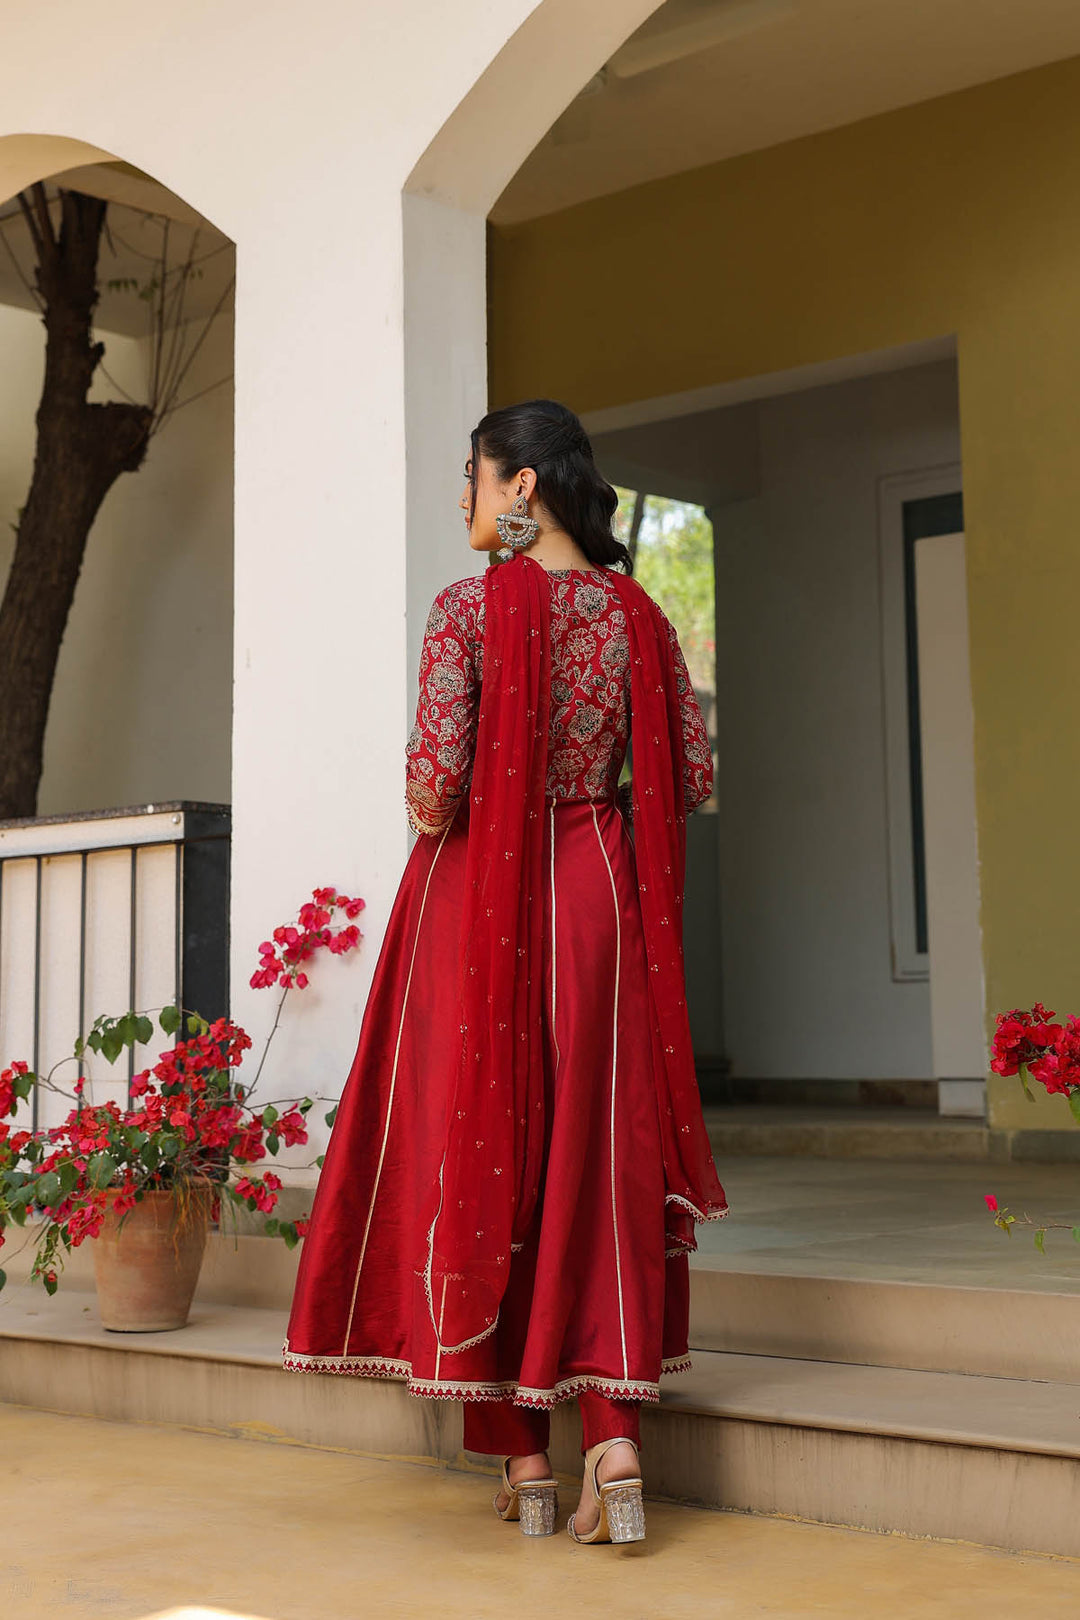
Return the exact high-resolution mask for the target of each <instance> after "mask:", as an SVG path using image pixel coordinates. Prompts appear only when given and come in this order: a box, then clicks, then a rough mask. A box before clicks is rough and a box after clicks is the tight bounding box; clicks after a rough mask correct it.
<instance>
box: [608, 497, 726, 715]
mask: <svg viewBox="0 0 1080 1620" xmlns="http://www.w3.org/2000/svg"><path fill="white" fill-rule="evenodd" d="M617 493H618V496H619V509H618V512H617V513H616V515H615V530H616V533H617V534H618V536H619V538H620V539H621V540H622V541H623V542H624V543H626V542H628V541H629V533H630V522H631V517H632V514H633V509H634V501H635V495H636V492H635V491H633V490H626V489H617ZM634 577H635V578H636V579H637V580H638V581H639V582H640V583H641V584H642V585H643V586H644V587H645V589H646V590H647V591H648V593H649V595H650V596H651V597H653V599H654V600H655V601H657V602H659V604H660V606H661V607H662V608H663V610H664V612H665V613H666V614H667V616H668V618H669V619H670V620H671V622H672V624H673V625H674V626H675V629H676V631H677V632H678V636H679V642H680V645H681V646H682V650H683V654H684V656H685V658H686V667H687V669H688V670H689V672H690V679H691V680H692V681H693V683H694V686H695V688H696V689H697V690H698V691H699V692H712V691H715V689H716V596H715V569H714V562H713V531H712V524H711V523H710V522H709V520H708V518H707V517H706V516H705V512H704V509H703V508H702V507H700V506H692V505H690V504H689V503H688V502H686V501H673V500H669V499H668V497H667V496H664V495H646V497H645V508H644V516H643V518H642V522H641V528H640V530H639V532H638V537H637V550H636V553H635V558H634Z"/></svg>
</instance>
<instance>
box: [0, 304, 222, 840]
mask: <svg viewBox="0 0 1080 1620" xmlns="http://www.w3.org/2000/svg"><path fill="white" fill-rule="evenodd" d="M44 337H45V334H44V330H43V328H42V325H41V321H40V319H39V317H38V316H37V315H36V314H32V313H30V312H28V311H24V310H18V309H11V308H6V307H3V306H0V588H2V582H3V579H4V577H5V575H6V571H7V567H8V564H9V562H10V559H11V552H12V549H13V546H14V535H13V533H12V529H11V527H10V525H11V523H12V522H13V521H14V520H15V516H16V513H17V511H18V508H19V507H20V506H21V505H22V503H23V501H25V499H26V492H27V489H28V487H29V481H30V471H31V466H32V462H33V434H34V412H35V410H36V409H37V404H38V395H39V391H40V387H41V371H42V363H43V354H44ZM104 341H105V345H106V356H105V364H106V365H107V367H108V368H109V371H110V372H111V373H112V375H113V376H114V377H115V378H116V379H117V381H118V382H119V383H120V384H121V385H122V386H123V387H125V388H127V389H128V390H129V391H130V392H132V393H133V394H134V395H135V396H136V397H140V388H141V385H142V383H143V379H144V377H145V362H146V350H145V345H144V344H143V343H142V342H139V341H137V340H136V339H134V338H129V337H118V336H115V335H110V334H108V333H105V334H104ZM231 374H232V329H231V321H230V320H229V319H228V318H226V319H224V320H222V321H221V322H220V323H218V324H216V325H215V328H214V329H213V330H212V333H211V336H210V337H209V338H208V339H207V341H206V343H205V344H204V345H203V348H202V350H201V351H200V353H199V355H198V357H197V358H196V360H195V363H194V367H193V370H192V372H191V374H190V376H189V378H188V381H187V383H186V385H185V392H186V393H189V394H195V393H197V392H198V391H199V390H200V389H202V388H206V387H209V386H210V385H211V384H212V383H215V382H217V381H218V380H219V379H220V378H223V377H224V378H229V377H231ZM93 397H95V398H96V397H105V393H104V392H103V391H102V389H100V388H96V389H95V394H94V396H93ZM112 397H115V395H113V396H112ZM231 722H232V384H231V382H228V383H227V384H226V385H225V386H224V387H222V388H215V389H214V390H213V392H211V393H207V394H204V395H203V397H202V398H201V399H198V400H194V401H193V402H192V403H191V404H190V405H187V406H185V407H184V408H183V409H182V410H180V411H178V412H177V413H176V415H175V416H174V417H173V418H172V419H171V420H170V421H169V422H168V423H167V425H166V426H165V428H164V429H163V430H162V432H161V433H160V435H159V436H158V437H156V438H155V439H154V440H153V441H152V442H151V446H150V451H149V454H148V456H147V459H146V462H145V463H144V465H143V467H142V468H141V469H140V471H139V472H137V473H134V474H127V473H125V474H123V475H122V476H121V477H120V478H119V479H118V481H117V482H116V484H115V485H114V486H113V488H112V490H111V491H110V493H109V495H108V496H107V497H106V500H105V502H104V505H103V506H102V509H101V511H100V513H99V514H98V519H97V522H96V523H95V525H94V528H93V530H92V531H91V535H90V540H89V543H88V545H87V550H86V560H85V562H84V564H83V569H82V573H81V575H80V577H79V583H78V587H77V590H76V593H75V601H74V604H73V607H72V612H71V616H70V618H69V620H68V627H67V631H66V634H65V636H64V641H63V645H62V647H61V651H60V659H59V662H58V665H57V672H56V684H55V686H54V688H53V701H52V705H51V707H50V711H49V725H48V730H47V732H46V737H45V768H44V773H43V776H42V783H41V793H40V798H39V803H38V811H39V814H41V815H43V816H44V815H55V814H60V813H62V812H67V811H76V810H96V809H105V808H108V807H112V806H119V805H132V804H146V803H153V802H157V801H161V800H167V799H197V800H204V801H210V802H212V803H225V804H227V803H228V802H229V798H230V791H231V788H230V746H231Z"/></svg>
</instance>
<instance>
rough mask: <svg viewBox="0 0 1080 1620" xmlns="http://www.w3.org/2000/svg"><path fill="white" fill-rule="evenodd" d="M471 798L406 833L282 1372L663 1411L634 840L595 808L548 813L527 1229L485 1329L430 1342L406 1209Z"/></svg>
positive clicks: (681, 1334)
mask: <svg viewBox="0 0 1080 1620" xmlns="http://www.w3.org/2000/svg"><path fill="white" fill-rule="evenodd" d="M467 815H468V801H467V800H466V801H465V802H463V804H462V806H461V807H460V808H459V810H458V813H457V816H456V817H455V819H454V821H453V822H452V823H451V824H450V826H449V828H448V829H447V830H446V831H445V832H443V833H442V834H440V835H438V836H433V837H432V836H426V837H422V838H420V839H418V840H417V842H416V844H415V845H414V846H413V849H412V851H411V854H410V856H409V860H408V863H407V865H406V868H405V872H404V874H403V877H402V881H401V884H400V887H399V889H398V893H397V896H396V898H395V901H394V905H393V908H392V911H391V915H390V918H389V921H388V924H387V929H386V933H385V935H384V937H383V942H382V946H381V949H380V953H379V958H378V961H377V963H376V967H375V972H374V975H373V979H372V985H371V990H370V994H369V996H368V1001H367V1005H366V1007H365V1011H364V1016H363V1020H362V1025H361V1030H360V1037H359V1043H358V1046H357V1051H356V1056H355V1059H354V1061H353V1064H352V1068H351V1070H350V1072H349V1075H348V1078H347V1081H346V1084H345V1087H344V1090H343V1093H342V1097H341V1101H340V1103H339V1106H338V1112H337V1116H336V1119H335V1123H334V1126H333V1129H332V1132H331V1136H330V1141H329V1145H328V1147H327V1151H326V1154H325V1158H324V1162H323V1167H322V1172H321V1175H320V1179H319V1182H318V1185H317V1187H316V1191H315V1197H314V1201H313V1204H312V1209H311V1215H310V1219H309V1225H308V1231H307V1235H306V1237H305V1239H304V1243H303V1249H302V1252H301V1256H300V1263H299V1269H298V1273H297V1281H296V1288H295V1292H294V1297H293V1302H292V1309H291V1312H290V1316H289V1324H288V1331H287V1336H286V1339H285V1343H284V1345H283V1347H282V1361H283V1365H284V1366H285V1367H286V1368H287V1369H289V1370H290V1371H297V1372H317V1373H345V1374H353V1375H358V1376H371V1377H384V1378H385V1377H390V1378H401V1379H405V1380H406V1381H407V1382H408V1386H409V1388H410V1390H411V1391H412V1392H413V1393H414V1394H417V1395H424V1396H446V1397H451V1398H456V1399H464V1400H470V1399H480V1400H482V1399H498V1398H510V1399H512V1400H513V1401H515V1402H516V1403H518V1404H523V1405H531V1406H543V1407H547V1406H552V1405H554V1404H555V1403H556V1402H558V1401H560V1400H566V1399H569V1398H571V1397H572V1396H574V1395H576V1394H577V1393H578V1391H579V1390H581V1389H584V1388H591V1389H596V1390H600V1391H601V1392H603V1393H605V1394H607V1395H609V1396H612V1397H615V1398H619V1397H623V1398H634V1399H640V1400H644V1401H655V1400H657V1399H659V1380H660V1377H661V1375H662V1374H663V1373H666V1372H677V1371H682V1370H684V1369H685V1368H687V1367H688V1366H689V1364H690V1363H689V1359H688V1353H687V1336H688V1316H689V1273H688V1261H687V1255H686V1253H685V1251H684V1250H679V1251H676V1252H667V1251H666V1249H665V1238H664V1197H665V1183H664V1167H663V1158H662V1149H661V1136H660V1125H659V1112H658V1110H659V1102H658V1095H657V1087H656V1082H655V1076H654V1072H653V1057H652V1043H651V1039H650V1028H649V1019H650V1016H651V1015H650V1003H649V984H648V975H647V968H646V960H645V945H644V937H643V933H642V924H641V914H640V905H639V900H638V886H637V874H636V870H635V864H634V846H633V839H632V836H631V834H630V832H629V830H628V828H627V825H626V823H625V821H624V819H623V816H622V813H621V812H620V810H619V808H618V807H617V805H616V804H615V802H614V801H613V800H610V799H605V800H556V801H554V802H552V801H551V800H549V801H548V803H547V804H546V806H545V828H544V873H545V883H544V897H543V907H544V916H543V953H542V960H541V961H540V962H538V963H530V964H529V965H528V968H529V971H531V972H539V973H540V974H541V975H542V987H543V1006H544V1025H543V1032H542V1034H543V1053H544V1081H545V1098H546V1108H545V1138H544V1142H545V1146H544V1163H543V1173H542V1180H541V1192H540V1198H539V1200H538V1204H537V1213H536V1218H535V1219H534V1221H533V1225H532V1229H531V1231H530V1233H529V1235H528V1237H527V1239H526V1241H525V1243H524V1246H523V1247H522V1248H520V1249H518V1250H516V1252H515V1253H514V1255H513V1260H512V1264H511V1268H510V1274H509V1280H508V1283H507V1288H506V1292H505V1294H504V1296H503V1300H502V1303H501V1305H500V1308H499V1314H498V1319H497V1322H496V1328H495V1331H494V1333H493V1334H491V1335H490V1336H489V1337H488V1338H486V1339H484V1340H482V1341H481V1342H480V1343H478V1344H474V1345H472V1346H471V1347H470V1348H469V1349H467V1350H463V1351H454V1352H449V1353H448V1352H447V1351H445V1350H440V1348H439V1336H438V1335H437V1334H436V1332H435V1326H436V1324H435V1323H433V1321H432V1312H433V1310H434V1309H436V1308H437V1301H433V1302H430V1303H429V1300H428V1298H427V1296H426V1294H425V1289H424V1268H425V1260H426V1243H427V1231H426V1230H425V1229H424V1218H423V1217H424V1213H425V1211H426V1210H428V1209H429V1204H430V1197H431V1191H432V1188H433V1186H434V1184H435V1181H436V1179H437V1176H438V1171H439V1164H440V1160H441V1155H442V1148H443V1123H444V1119H445V1114H446V1108H447V1096H446V1087H447V1085H448V1083H449V1076H450V1075H451V1073H452V1068H453V1065H452V1062H451V1061H450V1059H451V1057H452V1054H453V1052H454V1051H456V1050H457V1048H458V1045H459V1043H460V1027H461V1006H460V992H459V943H460V942H459V932H460V923H461V915H462V905H463V893H464V875H465V854H466V848H467V841H468V821H467Z"/></svg>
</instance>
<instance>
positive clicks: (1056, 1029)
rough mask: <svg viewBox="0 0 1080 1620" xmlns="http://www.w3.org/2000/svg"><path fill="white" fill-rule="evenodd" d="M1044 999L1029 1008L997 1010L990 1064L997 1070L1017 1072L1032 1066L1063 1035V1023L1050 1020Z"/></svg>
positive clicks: (1051, 1014) (1010, 1072) (1000, 1072)
mask: <svg viewBox="0 0 1080 1620" xmlns="http://www.w3.org/2000/svg"><path fill="white" fill-rule="evenodd" d="M1053 1017H1054V1015H1053V1013H1052V1012H1047V1010H1046V1008H1045V1007H1044V1006H1043V1004H1042V1002H1041V1001H1037V1002H1036V1003H1035V1005H1034V1007H1032V1009H1031V1011H1030V1012H1022V1011H1021V1010H1020V1009H1019V1008H1018V1007H1015V1008H1013V1010H1012V1011H1011V1012H1006V1013H998V1016H997V1025H996V1028H995V1032H994V1042H993V1049H992V1056H991V1059H990V1067H991V1069H992V1070H993V1071H994V1073H995V1074H1005V1075H1008V1074H1018V1073H1019V1072H1020V1069H1021V1067H1022V1066H1023V1067H1025V1068H1026V1067H1030V1065H1031V1064H1032V1063H1033V1062H1034V1061H1035V1059H1036V1058H1038V1057H1041V1056H1042V1054H1043V1053H1044V1052H1045V1051H1047V1049H1048V1048H1050V1047H1052V1046H1053V1045H1054V1044H1055V1042H1056V1041H1057V1040H1058V1039H1059V1037H1060V1036H1061V1033H1062V1030H1061V1025H1060V1024H1055V1023H1053V1022H1052V1021H1051V1020H1052V1019H1053Z"/></svg>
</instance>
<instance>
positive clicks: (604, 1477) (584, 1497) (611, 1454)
mask: <svg viewBox="0 0 1080 1620" xmlns="http://www.w3.org/2000/svg"><path fill="white" fill-rule="evenodd" d="M640 1477H641V1464H640V1462H639V1460H638V1454H637V1452H636V1451H635V1450H634V1448H633V1446H632V1445H631V1444H630V1442H629V1441H628V1440H620V1442H619V1444H618V1445H617V1446H609V1447H608V1449H607V1450H606V1451H605V1452H604V1455H603V1456H602V1457H601V1459H600V1461H599V1463H598V1464H597V1468H596V1483H597V1484H598V1485H606V1484H607V1483H608V1482H609V1481H610V1480H613V1479H640ZM599 1518H600V1503H599V1502H598V1501H597V1499H596V1497H595V1496H594V1495H593V1493H592V1486H591V1485H590V1484H589V1479H588V1475H586V1477H585V1478H584V1479H583V1480H582V1482H581V1499H580V1501H579V1502H578V1505H577V1507H576V1509H575V1510H574V1529H575V1530H576V1531H577V1533H578V1535H581V1536H587V1535H588V1533H589V1531H590V1530H592V1529H595V1527H596V1524H597V1521H598V1520H599Z"/></svg>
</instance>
